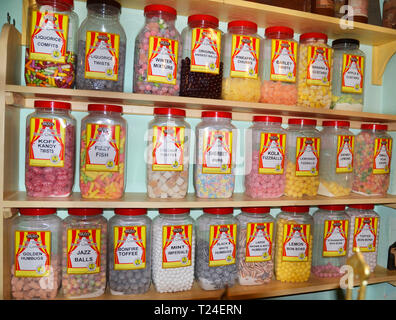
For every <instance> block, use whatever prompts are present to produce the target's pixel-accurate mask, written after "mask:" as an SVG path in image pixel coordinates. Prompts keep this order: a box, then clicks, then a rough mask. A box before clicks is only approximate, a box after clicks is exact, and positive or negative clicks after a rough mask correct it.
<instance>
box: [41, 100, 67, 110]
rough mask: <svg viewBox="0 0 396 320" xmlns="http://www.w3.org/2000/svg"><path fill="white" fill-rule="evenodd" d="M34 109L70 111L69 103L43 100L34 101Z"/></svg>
mask: <svg viewBox="0 0 396 320" xmlns="http://www.w3.org/2000/svg"><path fill="white" fill-rule="evenodd" d="M34 107H35V108H48V109H64V110H70V109H71V103H69V102H62V101H45V100H35V101H34Z"/></svg>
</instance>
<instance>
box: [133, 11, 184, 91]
mask: <svg viewBox="0 0 396 320" xmlns="http://www.w3.org/2000/svg"><path fill="white" fill-rule="evenodd" d="M176 14H177V12H176V10H175V9H173V8H172V7H169V6H165V5H159V4H152V5H148V6H146V7H144V16H145V17H146V19H145V24H144V26H143V28H142V29H141V30H140V32H139V34H138V35H137V37H136V40H135V58H134V72H133V74H134V78H133V92H135V93H146V94H156V95H166V96H178V95H179V89H180V70H181V66H180V54H181V53H182V52H183V48H182V39H181V36H180V34H179V32H178V31H177V29H176V27H175V21H176Z"/></svg>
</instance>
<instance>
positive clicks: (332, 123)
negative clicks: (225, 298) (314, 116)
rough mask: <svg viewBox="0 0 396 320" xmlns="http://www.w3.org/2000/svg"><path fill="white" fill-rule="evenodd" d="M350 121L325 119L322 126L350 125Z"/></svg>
mask: <svg viewBox="0 0 396 320" xmlns="http://www.w3.org/2000/svg"><path fill="white" fill-rule="evenodd" d="M350 126H351V124H350V122H349V121H338V120H337V121H323V123H322V127H348V128H349V127H350Z"/></svg>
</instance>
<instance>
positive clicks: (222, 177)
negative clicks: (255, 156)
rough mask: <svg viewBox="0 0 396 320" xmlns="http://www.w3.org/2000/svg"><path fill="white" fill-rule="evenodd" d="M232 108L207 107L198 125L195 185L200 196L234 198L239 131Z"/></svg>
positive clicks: (197, 194)
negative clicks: (232, 118)
mask: <svg viewBox="0 0 396 320" xmlns="http://www.w3.org/2000/svg"><path fill="white" fill-rule="evenodd" d="M231 117H232V114H231V113H230V112H218V111H203V112H202V121H201V122H200V123H199V124H198V125H197V126H196V128H195V136H196V143H195V163H194V188H195V194H196V196H197V197H199V198H230V197H231V196H232V194H233V192H234V186H235V172H234V171H235V159H236V154H235V150H236V143H237V138H238V137H237V135H238V132H237V130H236V127H235V126H234V125H233V124H231Z"/></svg>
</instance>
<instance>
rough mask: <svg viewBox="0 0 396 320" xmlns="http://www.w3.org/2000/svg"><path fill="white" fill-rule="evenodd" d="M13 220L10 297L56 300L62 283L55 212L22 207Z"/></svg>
mask: <svg viewBox="0 0 396 320" xmlns="http://www.w3.org/2000/svg"><path fill="white" fill-rule="evenodd" d="M19 213H20V215H17V216H15V217H14V218H13V219H12V220H11V227H10V231H9V236H10V238H9V244H10V247H9V249H10V253H11V260H10V261H11V270H10V271H11V297H12V298H13V299H17V300H33V299H39V300H48V299H55V298H56V295H57V293H58V289H59V287H60V284H61V274H62V270H61V260H62V258H61V255H62V246H61V226H62V219H61V218H59V217H58V216H57V215H56V209H50V208H23V209H22V208H21V209H19Z"/></svg>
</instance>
